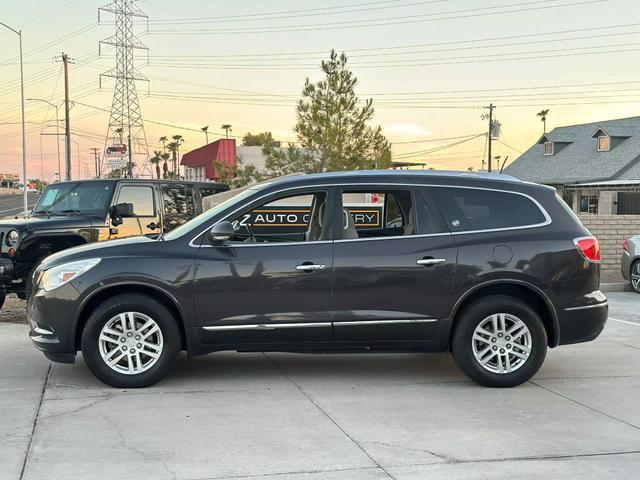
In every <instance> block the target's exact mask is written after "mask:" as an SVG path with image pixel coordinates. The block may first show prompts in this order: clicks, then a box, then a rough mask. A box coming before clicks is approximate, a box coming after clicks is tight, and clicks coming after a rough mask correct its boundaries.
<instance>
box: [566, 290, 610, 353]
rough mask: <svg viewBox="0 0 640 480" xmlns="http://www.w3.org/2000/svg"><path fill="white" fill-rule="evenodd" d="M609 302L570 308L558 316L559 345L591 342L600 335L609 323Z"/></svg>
mask: <svg viewBox="0 0 640 480" xmlns="http://www.w3.org/2000/svg"><path fill="white" fill-rule="evenodd" d="M608 315H609V305H608V303H607V301H606V300H605V301H604V302H600V303H593V304H589V305H584V306H579V307H569V308H565V309H563V310H562V313H561V314H560V315H558V327H559V330H560V341H559V342H558V344H559V345H568V344H571V343H581V342H589V341H591V340H593V339H595V338H597V337H598V335H600V333H601V332H602V330H603V329H604V326H605V324H606V323H607V317H608Z"/></svg>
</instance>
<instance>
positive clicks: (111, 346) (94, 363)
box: [82, 294, 181, 388]
mask: <svg viewBox="0 0 640 480" xmlns="http://www.w3.org/2000/svg"><path fill="white" fill-rule="evenodd" d="M180 345H181V340H180V330H179V329H178V326H177V323H176V319H175V318H173V315H172V314H171V312H169V310H167V308H166V307H165V306H164V305H162V304H161V303H159V302H158V301H156V300H154V299H153V298H151V297H148V296H146V295H138V294H127V295H118V296H116V297H113V298H111V299H109V300H107V301H105V302H104V303H102V304H101V305H100V306H99V307H98V308H97V309H96V310H94V312H93V313H92V314H91V316H90V317H89V319H88V320H87V324H86V326H85V328H84V330H83V332H82V354H83V356H84V359H85V362H86V364H87V366H88V367H89V369H90V370H91V371H92V372H93V374H94V375H95V376H97V377H98V378H99V379H100V380H102V381H103V382H105V383H106V384H108V385H111V386H112V387H118V388H140V387H147V386H149V385H153V384H154V383H156V382H157V381H158V380H160V379H161V378H162V377H164V376H165V375H166V374H167V373H168V372H169V371H170V370H171V368H172V367H173V365H174V364H175V363H176V360H177V359H178V355H179V353H180Z"/></svg>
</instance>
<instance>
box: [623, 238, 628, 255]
mask: <svg viewBox="0 0 640 480" xmlns="http://www.w3.org/2000/svg"><path fill="white" fill-rule="evenodd" d="M622 249H623V250H624V251H625V252H627V253H628V252H629V243H628V242H627V241H626V240H625V241H624V242H622Z"/></svg>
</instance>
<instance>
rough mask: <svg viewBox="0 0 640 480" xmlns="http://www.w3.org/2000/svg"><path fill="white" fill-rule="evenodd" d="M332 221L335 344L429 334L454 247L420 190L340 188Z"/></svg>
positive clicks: (426, 336) (441, 304)
mask: <svg viewBox="0 0 640 480" xmlns="http://www.w3.org/2000/svg"><path fill="white" fill-rule="evenodd" d="M341 192H342V194H341V195H338V197H337V198H338V200H337V202H338V207H337V210H338V212H340V213H341V215H340V217H339V218H337V219H336V222H337V224H334V231H336V237H335V245H334V288H333V325H334V336H335V340H336V341H338V342H341V341H347V342H366V343H380V342H393V341H403V342H412V341H413V342H421V341H426V340H429V339H431V338H432V337H434V335H435V333H436V331H437V329H438V327H439V324H440V321H441V319H442V318H443V317H444V316H445V312H444V311H443V309H444V307H445V302H446V299H447V298H448V296H449V290H450V287H451V283H452V280H453V274H454V271H455V266H456V256H457V248H456V245H455V242H454V240H453V238H452V235H451V234H450V233H449V232H448V231H447V229H446V227H445V225H444V222H443V220H442V217H441V216H440V214H439V213H438V212H437V211H436V210H435V208H433V205H432V203H431V201H430V199H429V198H428V197H427V196H426V192H422V191H421V190H420V189H419V188H415V187H411V186H400V185H398V186H396V185H393V184H392V185H378V186H377V185H362V186H348V187H347V186H345V187H342V188H341Z"/></svg>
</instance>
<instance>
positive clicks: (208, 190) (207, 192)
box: [200, 187, 217, 198]
mask: <svg viewBox="0 0 640 480" xmlns="http://www.w3.org/2000/svg"><path fill="white" fill-rule="evenodd" d="M216 192H217V190H216V189H215V188H213V187H200V196H201V197H202V198H204V197H210V196H211V195H215V194H216Z"/></svg>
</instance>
